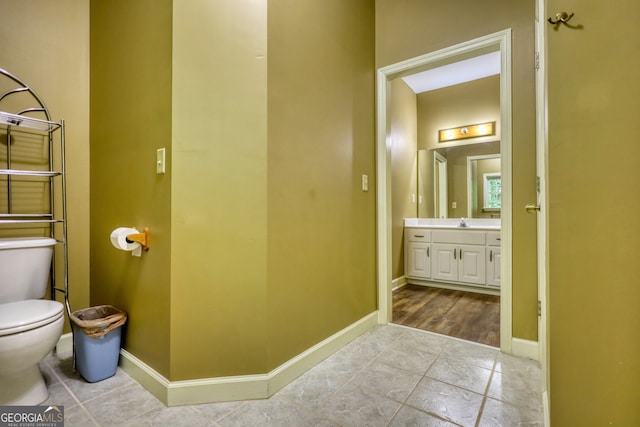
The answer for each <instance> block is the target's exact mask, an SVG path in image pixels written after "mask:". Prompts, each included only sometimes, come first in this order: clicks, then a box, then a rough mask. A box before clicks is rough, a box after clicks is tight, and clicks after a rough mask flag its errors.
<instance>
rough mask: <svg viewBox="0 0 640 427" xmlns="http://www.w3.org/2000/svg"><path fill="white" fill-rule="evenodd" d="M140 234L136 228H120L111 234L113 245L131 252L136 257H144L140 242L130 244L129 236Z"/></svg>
mask: <svg viewBox="0 0 640 427" xmlns="http://www.w3.org/2000/svg"><path fill="white" fill-rule="evenodd" d="M138 233H140V232H139V231H138V230H136V229H135V228H130V227H118V228H116V229H115V230H113V231H112V232H111V244H112V245H113V247H114V248H116V249H120V250H122V251H131V252H132V254H131V255H134V256H140V255H142V245H141V244H140V243H138V242H131V243H130V242H128V241H127V236H128V235H129V234H138Z"/></svg>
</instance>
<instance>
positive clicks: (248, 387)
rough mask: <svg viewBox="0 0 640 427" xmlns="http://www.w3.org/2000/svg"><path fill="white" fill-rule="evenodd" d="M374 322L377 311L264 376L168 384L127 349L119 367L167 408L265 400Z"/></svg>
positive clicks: (123, 352)
mask: <svg viewBox="0 0 640 427" xmlns="http://www.w3.org/2000/svg"><path fill="white" fill-rule="evenodd" d="M377 319H378V313H377V311H376V312H373V313H370V314H369V315H367V316H365V317H363V318H362V319H360V320H358V321H357V322H355V323H353V324H351V325H349V326H347V327H346V328H344V329H342V330H341V331H339V332H337V333H335V334H333V335H332V336H330V337H329V338H327V339H325V340H324V341H322V342H320V343H318V344H316V345H314V346H313V347H311V348H309V349H307V350H306V351H304V352H302V353H300V354H299V355H297V356H296V357H294V358H292V359H291V360H289V361H287V362H285V363H283V364H282V365H280V366H278V367H277V368H275V369H274V370H272V371H271V372H269V373H267V374H260V375H243V376H234V377H220V378H205V379H198V380H187V381H169V380H168V379H166V378H165V377H163V376H162V375H160V374H159V373H158V372H156V371H155V370H154V369H153V368H151V367H150V366H148V365H147V364H145V363H144V362H143V361H142V360H140V359H138V358H137V357H135V356H134V355H133V354H131V353H129V352H128V351H126V350H120V356H121V357H120V367H121V368H122V370H123V371H125V372H126V373H127V374H129V375H130V376H131V377H132V378H133V379H135V380H136V381H137V382H139V383H140V384H141V385H142V386H143V387H144V388H145V389H147V390H148V391H149V392H150V393H151V394H153V395H154V396H155V397H157V398H158V399H160V401H162V402H163V403H164V404H165V405H167V406H177V405H193V404H198V403H210V402H224V401H233V400H247V399H265V398H267V397H269V396H271V395H272V394H274V393H275V392H277V391H278V390H280V389H281V388H282V387H284V386H285V385H287V384H289V383H290V382H291V381H293V380H294V379H296V378H297V377H298V376H299V375H301V374H303V373H304V372H306V371H307V370H309V369H310V368H312V367H313V366H315V365H316V364H318V363H319V362H321V361H322V360H324V359H325V358H326V357H328V356H330V355H331V354H333V353H334V352H335V351H337V350H339V349H340V348H342V347H343V346H344V345H345V344H347V343H349V342H350V341H352V340H353V339H355V338H357V337H358V336H360V335H362V334H363V333H365V332H366V331H368V330H369V329H371V328H372V327H374V326H376V325H377V324H378V322H377Z"/></svg>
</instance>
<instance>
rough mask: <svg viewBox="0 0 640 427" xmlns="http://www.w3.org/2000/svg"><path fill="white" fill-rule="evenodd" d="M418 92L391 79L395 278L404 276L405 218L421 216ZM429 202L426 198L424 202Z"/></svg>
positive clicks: (401, 82) (392, 261)
mask: <svg viewBox="0 0 640 427" xmlns="http://www.w3.org/2000/svg"><path fill="white" fill-rule="evenodd" d="M417 106H418V104H417V97H416V94H415V93H414V92H413V90H411V88H409V86H408V85H407V84H406V83H405V82H404V81H403V80H402V79H395V80H393V81H392V82H391V100H390V106H389V121H390V132H391V137H390V138H391V194H392V195H393V197H392V198H391V203H392V208H391V235H392V237H391V265H392V270H391V277H392V278H394V279H397V278H399V277H402V276H404V219H405V218H416V217H417V216H418V212H417V209H418V205H417V193H418V189H417V184H418V176H417V174H418V157H417V155H418V111H417V108H418V107H417ZM425 202H426V201H424V200H423V203H425Z"/></svg>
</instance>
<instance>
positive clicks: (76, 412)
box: [64, 406, 98, 427]
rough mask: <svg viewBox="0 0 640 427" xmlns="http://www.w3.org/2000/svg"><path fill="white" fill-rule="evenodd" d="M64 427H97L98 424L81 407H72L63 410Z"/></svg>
mask: <svg viewBox="0 0 640 427" xmlns="http://www.w3.org/2000/svg"><path fill="white" fill-rule="evenodd" d="M64 426H65V427H89V426H98V424H97V423H96V422H95V421H94V420H93V419H92V418H91V417H90V416H89V414H88V413H87V411H86V410H85V409H84V408H83V407H81V406H74V407H73V408H71V409H69V410H67V408H66V407H65V408H64Z"/></svg>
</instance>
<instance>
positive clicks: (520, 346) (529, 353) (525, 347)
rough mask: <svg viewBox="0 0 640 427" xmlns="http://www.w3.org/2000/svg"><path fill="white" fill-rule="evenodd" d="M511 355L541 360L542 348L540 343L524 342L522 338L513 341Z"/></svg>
mask: <svg viewBox="0 0 640 427" xmlns="http://www.w3.org/2000/svg"><path fill="white" fill-rule="evenodd" d="M511 354H513V355H514V356H518V357H526V358H527V359H533V360H538V361H539V360H540V346H539V345H538V341H530V340H523V339H521V338H512V339H511Z"/></svg>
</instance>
